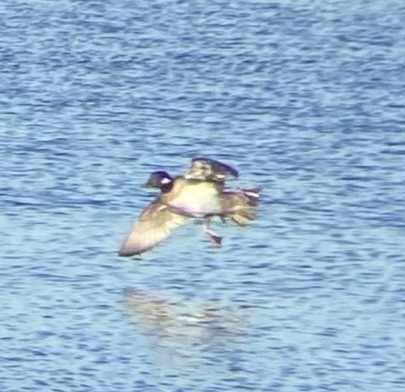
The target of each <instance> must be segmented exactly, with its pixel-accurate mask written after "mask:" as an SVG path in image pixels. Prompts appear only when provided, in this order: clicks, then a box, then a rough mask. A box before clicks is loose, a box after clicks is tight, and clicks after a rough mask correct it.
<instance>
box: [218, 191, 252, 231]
mask: <svg viewBox="0 0 405 392" xmlns="http://www.w3.org/2000/svg"><path fill="white" fill-rule="evenodd" d="M224 195H225V205H226V210H227V217H228V218H229V219H231V220H232V221H233V222H235V223H236V224H237V225H239V226H247V225H248V224H249V223H251V221H253V220H254V219H255V218H256V207H257V205H258V203H259V196H260V189H259V188H254V189H241V190H239V191H227V190H225V191H224Z"/></svg>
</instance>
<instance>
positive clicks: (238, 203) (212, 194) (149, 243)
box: [118, 158, 259, 257]
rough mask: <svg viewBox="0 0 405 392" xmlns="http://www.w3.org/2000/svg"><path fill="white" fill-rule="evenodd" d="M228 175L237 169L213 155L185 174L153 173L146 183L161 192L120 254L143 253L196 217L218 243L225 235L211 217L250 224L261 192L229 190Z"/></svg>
mask: <svg viewBox="0 0 405 392" xmlns="http://www.w3.org/2000/svg"><path fill="white" fill-rule="evenodd" d="M227 176H234V177H236V176H237V171H236V169H233V168H232V167H230V166H228V165H226V164H223V163H221V162H219V161H216V160H213V159H209V158H195V159H193V160H192V162H191V166H190V168H189V170H188V171H187V172H186V174H185V175H182V176H177V177H175V178H173V177H171V176H170V175H169V174H168V173H167V172H165V171H157V172H153V173H152V174H151V175H150V176H149V179H148V181H147V182H146V184H145V185H146V186H148V187H152V188H158V189H159V190H160V194H159V195H158V196H157V197H156V198H155V199H154V200H153V201H152V202H151V203H150V204H149V205H148V206H147V207H146V208H145V209H144V210H143V211H142V213H141V214H140V216H139V218H138V220H137V221H136V222H135V223H134V224H133V226H132V229H131V230H130V231H129V233H128V234H127V236H126V237H125V239H124V241H123V242H122V244H121V246H120V249H119V252H118V254H119V256H123V257H129V256H135V255H140V254H142V253H144V252H146V251H148V250H150V249H152V248H153V247H155V246H156V245H157V244H159V243H160V242H162V241H163V240H164V239H165V238H167V237H168V236H169V235H170V234H171V233H172V231H173V230H174V229H176V228H178V227H180V226H183V225H185V224H187V223H189V222H190V221H192V220H195V219H199V220H203V231H204V233H205V234H206V235H207V236H208V238H209V239H210V240H211V241H212V242H213V244H214V245H216V246H221V242H222V237H221V236H219V235H217V234H216V233H215V232H213V231H212V230H211V229H210V223H211V219H212V218H213V217H215V216H219V217H220V218H222V219H224V220H225V219H226V218H230V219H231V220H232V221H234V222H235V223H237V224H238V225H240V226H246V225H247V224H249V223H250V222H251V221H252V220H254V218H255V214H256V206H257V204H258V198H259V191H258V190H257V189H249V190H227V189H225V187H224V183H225V178H226V177H227Z"/></svg>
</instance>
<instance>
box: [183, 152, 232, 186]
mask: <svg viewBox="0 0 405 392" xmlns="http://www.w3.org/2000/svg"><path fill="white" fill-rule="evenodd" d="M229 176H232V177H238V176H239V173H238V171H237V170H236V169H234V168H233V167H231V166H229V165H227V164H225V163H222V162H219V161H216V160H215V159H211V158H203V157H199V158H194V159H192V160H191V165H190V168H189V169H188V171H187V173H186V174H185V175H184V177H185V178H187V179H192V180H204V181H205V180H208V181H214V182H219V183H224V181H225V179H226V177H229Z"/></svg>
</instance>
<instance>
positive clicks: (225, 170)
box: [191, 157, 239, 178]
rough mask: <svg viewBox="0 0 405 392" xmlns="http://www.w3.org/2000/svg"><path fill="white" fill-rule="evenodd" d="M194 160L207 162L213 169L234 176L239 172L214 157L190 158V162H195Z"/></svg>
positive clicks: (237, 175)
mask: <svg viewBox="0 0 405 392" xmlns="http://www.w3.org/2000/svg"><path fill="white" fill-rule="evenodd" d="M195 161H205V162H209V163H210V164H211V165H212V167H213V168H214V170H216V171H219V172H223V173H227V174H230V175H232V176H233V177H235V178H238V177H239V172H238V171H237V170H236V169H235V168H233V167H232V166H229V165H227V164H226V163H222V162H220V161H217V160H216V159H212V158H206V157H195V158H193V159H192V160H191V162H195Z"/></svg>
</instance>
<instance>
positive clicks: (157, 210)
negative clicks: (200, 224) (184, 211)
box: [118, 198, 190, 256]
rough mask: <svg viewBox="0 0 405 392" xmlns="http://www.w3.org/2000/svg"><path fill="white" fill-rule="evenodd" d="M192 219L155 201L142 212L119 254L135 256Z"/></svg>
mask: <svg viewBox="0 0 405 392" xmlns="http://www.w3.org/2000/svg"><path fill="white" fill-rule="evenodd" d="M189 220H190V219H189V218H187V217H185V216H182V215H179V214H176V213H174V212H172V211H171V210H170V209H169V207H168V206H166V205H165V204H162V203H161V202H160V198H157V199H156V200H155V201H153V202H152V203H151V204H150V205H149V206H148V207H147V208H146V209H145V210H144V211H143V212H142V214H141V216H140V217H139V219H138V221H137V222H135V223H134V225H133V226H132V229H131V230H130V232H129V233H128V235H127V237H126V238H125V239H124V241H123V243H122V245H121V247H120V249H119V252H118V254H119V256H134V255H138V254H141V253H143V252H146V251H147V250H150V249H152V248H153V247H154V246H155V245H157V244H158V243H159V242H161V241H163V240H164V239H165V238H166V237H167V236H169V235H170V233H171V232H172V231H173V230H174V229H176V228H177V227H179V226H182V225H184V224H186V223H187V222H188V221H189Z"/></svg>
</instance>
